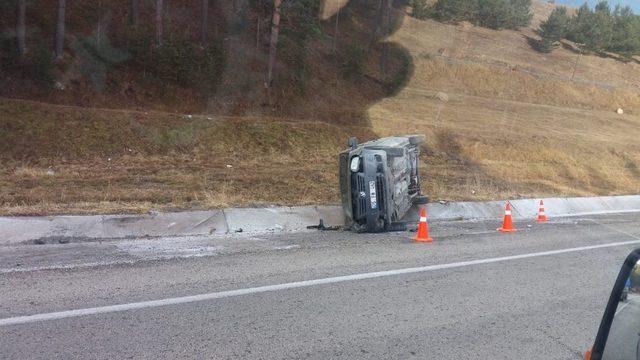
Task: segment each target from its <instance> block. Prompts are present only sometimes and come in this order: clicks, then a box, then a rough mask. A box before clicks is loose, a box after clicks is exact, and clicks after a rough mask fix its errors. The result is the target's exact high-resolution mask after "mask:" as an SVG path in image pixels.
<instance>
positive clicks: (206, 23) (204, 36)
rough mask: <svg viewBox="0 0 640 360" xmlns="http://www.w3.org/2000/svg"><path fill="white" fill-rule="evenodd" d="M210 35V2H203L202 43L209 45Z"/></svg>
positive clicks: (206, 0) (207, 0) (204, 0)
mask: <svg viewBox="0 0 640 360" xmlns="http://www.w3.org/2000/svg"><path fill="white" fill-rule="evenodd" d="M208 35H209V0H202V23H201V24H200V41H201V42H202V45H206V44H207V37H208Z"/></svg>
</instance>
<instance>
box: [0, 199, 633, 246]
mask: <svg viewBox="0 0 640 360" xmlns="http://www.w3.org/2000/svg"><path fill="white" fill-rule="evenodd" d="M539 200H540V199H518V200H512V201H511V205H512V210H513V212H512V213H513V218H514V219H515V220H523V219H531V220H533V219H535V217H536V214H537V212H538V201H539ZM544 202H545V210H546V213H547V215H548V216H549V217H550V218H551V219H553V218H554V217H564V216H580V215H589V214H607V213H620V212H636V211H640V196H638V195H628V196H602V197H588V198H545V199H544ZM504 204H505V202H504V201H486V202H435V203H432V204H429V205H427V210H428V212H429V219H430V220H431V221H433V220H435V221H439V220H490V219H496V220H499V219H501V218H502V215H503V211H504ZM417 218H418V213H417V209H412V211H410V212H409V213H408V214H407V216H405V220H406V221H415V220H416V219H417ZM320 219H324V222H325V224H326V225H344V217H343V214H342V208H341V207H340V206H331V205H329V206H294V207H269V208H232V209H223V210H209V211H184V212H175V213H152V214H142V215H95V216H45V217H0V245H3V244H4V245H7V244H16V243H23V242H32V241H34V240H41V239H47V238H88V239H117V238H137V237H160V236H200V235H212V234H218V235H221V234H228V233H236V232H243V233H250V234H257V233H270V232H295V231H307V226H309V225H317V224H318V222H319V220H320Z"/></svg>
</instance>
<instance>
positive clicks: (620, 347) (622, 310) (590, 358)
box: [585, 249, 640, 360]
mask: <svg viewBox="0 0 640 360" xmlns="http://www.w3.org/2000/svg"><path fill="white" fill-rule="evenodd" d="M639 260H640V249H636V250H634V251H632V252H631V254H629V256H627V258H626V259H625V261H624V263H623V264H622V268H621V269H620V272H619V273H618V277H617V278H616V282H615V283H614V285H613V290H612V291H611V296H610V297H609V301H608V302H607V307H606V308H605V311H604V315H603V316H602V321H601V322H600V327H599V328H598V334H597V335H596V340H595V342H594V344H593V347H592V348H591V349H590V350H589V351H587V353H586V354H585V359H586V360H627V359H628V360H640V265H638V261H639Z"/></svg>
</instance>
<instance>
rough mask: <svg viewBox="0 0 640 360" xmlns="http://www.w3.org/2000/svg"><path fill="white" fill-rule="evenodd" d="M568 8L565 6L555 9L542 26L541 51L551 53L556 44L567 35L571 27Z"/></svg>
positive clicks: (540, 30)
mask: <svg viewBox="0 0 640 360" xmlns="http://www.w3.org/2000/svg"><path fill="white" fill-rule="evenodd" d="M569 20H570V19H569V16H568V15H567V8H566V7H564V6H561V7H557V8H555V9H553V11H552V12H551V14H550V15H549V18H547V20H545V21H543V22H542V23H541V24H540V29H539V33H540V36H541V37H542V40H541V42H540V51H542V52H551V50H553V47H554V46H555V44H556V43H557V42H558V41H560V40H561V39H563V38H564V37H565V36H566V35H567V29H568V26H569Z"/></svg>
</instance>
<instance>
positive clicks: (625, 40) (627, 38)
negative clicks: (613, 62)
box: [606, 6, 640, 56]
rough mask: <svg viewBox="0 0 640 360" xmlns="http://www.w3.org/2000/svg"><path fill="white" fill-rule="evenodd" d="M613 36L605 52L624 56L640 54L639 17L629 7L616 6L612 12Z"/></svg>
mask: <svg viewBox="0 0 640 360" xmlns="http://www.w3.org/2000/svg"><path fill="white" fill-rule="evenodd" d="M613 17H614V23H613V34H612V37H611V43H610V44H609V45H608V46H607V47H606V50H608V51H612V52H616V53H621V54H623V55H626V56H631V55H635V54H638V53H639V52H640V17H639V16H637V15H634V14H633V11H632V10H631V8H630V7H629V6H625V7H620V6H616V9H615V10H614V12H613Z"/></svg>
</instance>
